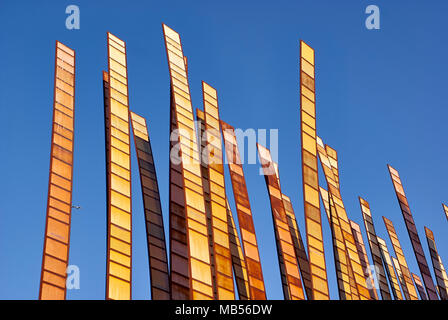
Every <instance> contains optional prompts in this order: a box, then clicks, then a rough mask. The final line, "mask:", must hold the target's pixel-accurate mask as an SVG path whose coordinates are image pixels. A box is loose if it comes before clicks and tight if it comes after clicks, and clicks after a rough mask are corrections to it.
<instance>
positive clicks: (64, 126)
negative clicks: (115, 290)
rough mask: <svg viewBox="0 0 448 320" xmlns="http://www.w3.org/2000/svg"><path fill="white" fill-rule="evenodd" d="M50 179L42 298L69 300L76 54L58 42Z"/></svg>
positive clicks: (41, 285) (40, 288)
mask: <svg viewBox="0 0 448 320" xmlns="http://www.w3.org/2000/svg"><path fill="white" fill-rule="evenodd" d="M55 69H56V70H55V78H54V101H53V122H52V134H51V155H50V176H49V181H48V199H47V214H46V223H45V236H44V249H43V255H42V269H41V279H40V287H39V299H41V300H64V299H65V298H66V278H67V273H66V269H67V265H68V256H69V247H70V222H71V207H72V184H73V179H72V178H73V141H74V133H73V132H74V116H75V51H74V50H72V49H70V48H69V47H67V46H65V45H63V44H62V43H60V42H59V41H56V54H55Z"/></svg>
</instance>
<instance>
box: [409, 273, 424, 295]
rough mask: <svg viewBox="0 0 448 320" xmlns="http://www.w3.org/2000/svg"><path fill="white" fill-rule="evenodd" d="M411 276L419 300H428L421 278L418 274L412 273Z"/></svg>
mask: <svg viewBox="0 0 448 320" xmlns="http://www.w3.org/2000/svg"><path fill="white" fill-rule="evenodd" d="M412 278H413V279H414V283H415V287H416V288H417V291H418V294H419V295H420V299H421V300H428V296H427V295H426V292H425V287H424V286H423V283H422V280H421V279H420V277H419V276H418V275H416V274H415V273H412Z"/></svg>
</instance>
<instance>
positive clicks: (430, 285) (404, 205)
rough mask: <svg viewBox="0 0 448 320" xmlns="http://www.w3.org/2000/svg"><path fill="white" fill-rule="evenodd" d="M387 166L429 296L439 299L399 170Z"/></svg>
mask: <svg viewBox="0 0 448 320" xmlns="http://www.w3.org/2000/svg"><path fill="white" fill-rule="evenodd" d="M387 167H388V169H389V173H390V178H391V179H392V183H393V185H394V189H395V194H396V195H397V200H398V203H399V204H400V209H401V213H402V214H403V219H404V222H405V224H406V229H407V230H408V234H409V239H410V240H411V244H412V248H413V250H414V254H415V258H416V259H417V265H418V268H419V270H420V273H421V275H422V278H423V283H424V284H425V288H426V292H427V294H428V298H429V299H430V300H439V297H438V295H437V290H436V287H435V286H434V282H433V281H432V277H431V272H430V271H429V267H428V262H427V261H426V257H425V253H424V252H423V248H422V244H421V242H420V237H419V236H418V232H417V228H416V226H415V222H414V218H413V217H412V213H411V209H410V208H409V204H408V200H407V198H406V194H405V193H404V189H403V184H402V183H401V179H400V175H399V174H398V171H397V170H395V169H394V168H392V167H391V166H390V165H388V166H387Z"/></svg>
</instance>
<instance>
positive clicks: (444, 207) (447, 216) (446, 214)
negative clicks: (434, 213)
mask: <svg viewBox="0 0 448 320" xmlns="http://www.w3.org/2000/svg"><path fill="white" fill-rule="evenodd" d="M442 207H443V211H445V216H446V219H447V220H448V207H447V206H446V205H445V204H443V203H442Z"/></svg>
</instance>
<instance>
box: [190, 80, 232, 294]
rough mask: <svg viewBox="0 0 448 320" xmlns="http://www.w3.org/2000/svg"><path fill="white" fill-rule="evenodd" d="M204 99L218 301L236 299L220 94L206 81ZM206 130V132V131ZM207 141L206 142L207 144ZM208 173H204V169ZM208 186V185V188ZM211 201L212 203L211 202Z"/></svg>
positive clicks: (204, 150)
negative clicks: (219, 106)
mask: <svg viewBox="0 0 448 320" xmlns="http://www.w3.org/2000/svg"><path fill="white" fill-rule="evenodd" d="M202 92H203V100H204V113H203V118H204V119H201V118H200V117H199V115H200V113H199V110H198V120H200V122H201V121H203V122H204V124H205V127H203V128H201V137H202V139H201V140H202V143H204V142H205V145H203V148H201V158H202V161H201V165H202V166H203V167H205V171H207V172H203V173H205V174H206V176H207V179H205V181H203V183H204V197H205V199H206V202H209V203H210V204H209V211H210V226H209V227H211V233H210V231H209V237H210V236H211V240H212V243H211V244H212V247H211V249H212V250H211V253H212V254H211V257H212V263H213V266H214V268H213V269H212V270H213V277H214V280H215V284H216V294H215V297H216V299H219V300H232V299H235V289H234V286H233V273H232V256H231V252H230V244H229V232H228V221H227V197H226V191H225V184H224V166H223V163H224V162H223V153H222V140H221V128H220V123H219V108H218V94H217V91H216V89H214V88H213V87H211V86H210V85H209V84H207V83H205V82H202ZM203 129H204V130H203ZM204 140H205V141H204ZM203 171H204V170H203ZM206 185H207V186H206ZM207 200H208V201H207Z"/></svg>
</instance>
